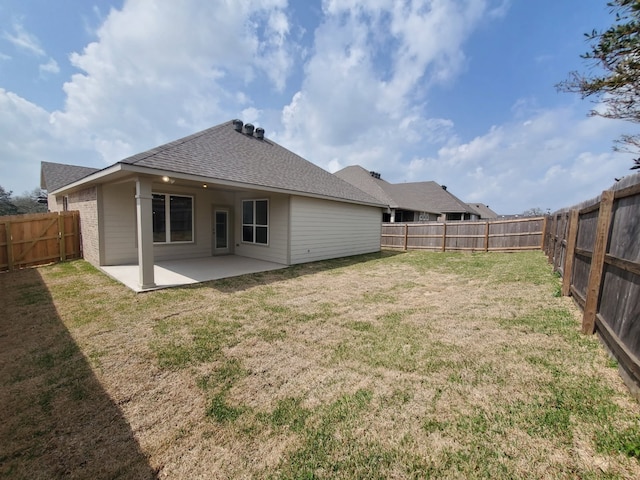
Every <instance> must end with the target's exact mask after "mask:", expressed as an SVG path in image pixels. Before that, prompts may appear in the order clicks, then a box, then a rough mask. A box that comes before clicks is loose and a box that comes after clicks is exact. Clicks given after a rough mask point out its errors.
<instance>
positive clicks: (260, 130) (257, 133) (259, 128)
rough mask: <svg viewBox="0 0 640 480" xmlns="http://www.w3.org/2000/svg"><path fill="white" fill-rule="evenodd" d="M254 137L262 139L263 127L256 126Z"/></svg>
mask: <svg viewBox="0 0 640 480" xmlns="http://www.w3.org/2000/svg"><path fill="white" fill-rule="evenodd" d="M256 138H259V139H260V140H264V128H262V127H258V128H256Z"/></svg>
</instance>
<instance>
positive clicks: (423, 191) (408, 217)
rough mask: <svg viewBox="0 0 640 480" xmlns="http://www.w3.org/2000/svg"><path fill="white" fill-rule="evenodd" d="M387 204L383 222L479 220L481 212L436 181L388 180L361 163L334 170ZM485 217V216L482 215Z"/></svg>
mask: <svg viewBox="0 0 640 480" xmlns="http://www.w3.org/2000/svg"><path fill="white" fill-rule="evenodd" d="M334 175H336V176H337V177H339V178H341V179H343V180H345V181H347V182H349V183H351V184H352V185H354V186H356V187H358V188H359V189H360V190H362V191H364V192H366V193H368V194H369V195H371V196H372V197H375V198H377V199H378V200H379V201H381V202H382V203H386V204H387V205H388V209H387V211H386V212H384V213H383V215H382V221H383V222H428V221H434V220H478V219H479V218H480V217H481V214H480V213H479V212H478V211H476V209H474V208H472V207H470V206H469V205H467V204H466V203H464V202H463V201H462V200H460V199H459V198H458V197H456V196H455V195H453V194H452V193H451V192H448V191H447V187H445V186H441V185H438V184H437V183H436V182H413V183H389V182H387V181H385V180H383V179H382V178H380V174H379V173H376V172H370V171H367V170H366V169H364V168H362V167H361V166H359V165H353V166H350V167H346V168H343V169H342V170H340V171H338V172H336V173H334ZM483 218H484V217H483Z"/></svg>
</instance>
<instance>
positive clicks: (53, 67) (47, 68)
mask: <svg viewBox="0 0 640 480" xmlns="http://www.w3.org/2000/svg"><path fill="white" fill-rule="evenodd" d="M38 68H39V69H40V73H41V74H44V73H52V74H56V73H60V67H59V66H58V62H56V61H55V60H54V59H53V58H49V61H48V62H47V63H43V64H41V65H40V66H39V67H38Z"/></svg>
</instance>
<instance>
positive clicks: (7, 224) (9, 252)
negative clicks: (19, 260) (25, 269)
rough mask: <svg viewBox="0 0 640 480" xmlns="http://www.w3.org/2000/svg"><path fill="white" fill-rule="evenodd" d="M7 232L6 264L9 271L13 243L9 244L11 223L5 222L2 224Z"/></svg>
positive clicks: (10, 268) (11, 268) (11, 266)
mask: <svg viewBox="0 0 640 480" xmlns="http://www.w3.org/2000/svg"><path fill="white" fill-rule="evenodd" d="M4 228H5V229H6V232H7V264H8V268H9V271H12V270H13V243H12V242H11V222H10V221H8V220H7V222H6V223H5V224H4Z"/></svg>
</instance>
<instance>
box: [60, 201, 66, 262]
mask: <svg viewBox="0 0 640 480" xmlns="http://www.w3.org/2000/svg"><path fill="white" fill-rule="evenodd" d="M64 222H65V218H64V217H63V216H62V214H61V213H60V212H58V235H59V238H60V241H59V242H58V248H60V260H62V261H63V262H64V261H65V260H66V259H67V245H66V243H65V242H66V239H65V231H64Z"/></svg>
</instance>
